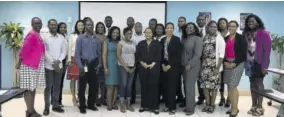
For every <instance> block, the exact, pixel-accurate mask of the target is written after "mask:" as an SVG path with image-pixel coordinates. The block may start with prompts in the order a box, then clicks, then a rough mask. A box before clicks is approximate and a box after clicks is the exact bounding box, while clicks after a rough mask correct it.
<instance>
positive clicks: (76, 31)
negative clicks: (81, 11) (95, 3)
mask: <svg viewBox="0 0 284 117" xmlns="http://www.w3.org/2000/svg"><path fill="white" fill-rule="evenodd" d="M80 22H81V23H83V25H84V26H85V24H84V21H83V20H78V21H77V22H76V24H75V27H74V29H75V30H74V32H73V34H77V35H79V34H80V31H79V30H78V27H77V25H78V24H79V23H80ZM82 33H85V28H83V31H82Z"/></svg>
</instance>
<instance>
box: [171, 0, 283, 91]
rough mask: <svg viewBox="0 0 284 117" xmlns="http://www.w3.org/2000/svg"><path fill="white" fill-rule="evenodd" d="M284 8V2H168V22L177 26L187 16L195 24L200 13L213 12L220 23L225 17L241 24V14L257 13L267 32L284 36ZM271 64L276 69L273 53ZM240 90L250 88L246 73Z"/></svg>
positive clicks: (268, 78)
mask: <svg viewBox="0 0 284 117" xmlns="http://www.w3.org/2000/svg"><path fill="white" fill-rule="evenodd" d="M283 6H284V2H246V1H240V2H222V1H220V2H167V21H168V22H173V23H175V24H177V19H178V17H180V16H185V17H186V18H187V22H189V21H190V22H195V21H196V16H197V15H198V12H211V16H212V17H211V19H212V20H215V21H218V19H219V18H220V17H225V18H227V19H228V20H237V21H238V22H239V21H240V13H255V14H257V15H258V16H259V17H260V18H261V19H262V20H263V22H264V24H265V27H266V28H267V30H269V31H271V32H273V33H276V34H279V35H281V36H284V32H283V26H284V22H283V21H284V16H283V15H281V14H282V11H284V7H283ZM175 26H176V29H177V25H175ZM238 32H241V31H238ZM175 34H178V30H175ZM283 62H284V60H283ZM270 63H271V64H270V67H276V60H275V57H274V52H272V53H271V57H270ZM272 76H273V75H271V73H270V74H269V75H267V76H266V77H265V80H264V83H265V87H266V88H271V87H272ZM239 88H240V89H241V90H247V89H249V88H250V83H249V78H248V77H247V76H245V74H244V73H243V76H242V79H241V81H240V85H239Z"/></svg>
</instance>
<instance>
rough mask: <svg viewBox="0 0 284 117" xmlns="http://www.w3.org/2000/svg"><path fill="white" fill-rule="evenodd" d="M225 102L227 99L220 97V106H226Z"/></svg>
mask: <svg viewBox="0 0 284 117" xmlns="http://www.w3.org/2000/svg"><path fill="white" fill-rule="evenodd" d="M224 104H225V99H224V98H222V99H220V102H219V106H224Z"/></svg>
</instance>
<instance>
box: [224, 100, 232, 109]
mask: <svg viewBox="0 0 284 117" xmlns="http://www.w3.org/2000/svg"><path fill="white" fill-rule="evenodd" d="M230 106H231V103H230V101H229V100H227V101H226V104H225V108H229V107H230Z"/></svg>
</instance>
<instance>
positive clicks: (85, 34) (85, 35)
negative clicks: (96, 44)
mask: <svg viewBox="0 0 284 117" xmlns="http://www.w3.org/2000/svg"><path fill="white" fill-rule="evenodd" d="M83 35H84V37H87V38H89V37H92V38H94V37H96V35H95V34H94V33H93V35H92V36H88V35H87V33H84V34H83Z"/></svg>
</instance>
